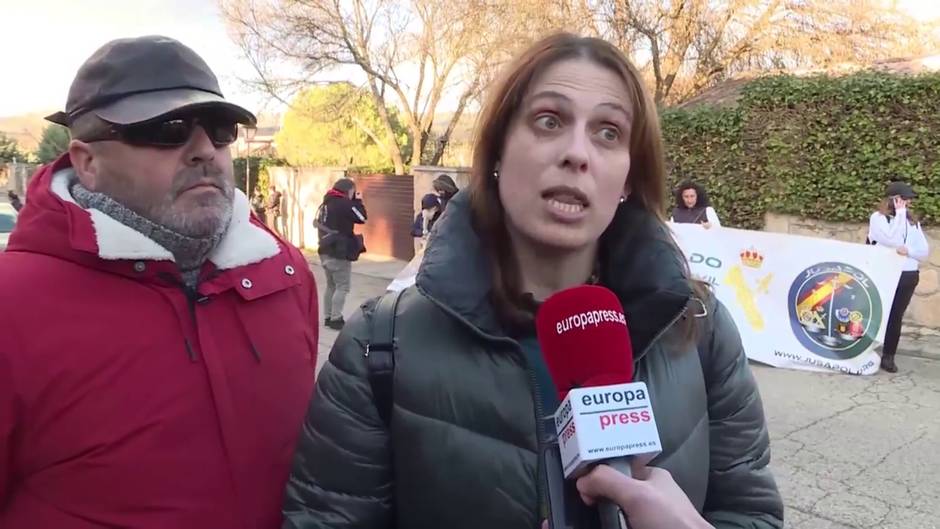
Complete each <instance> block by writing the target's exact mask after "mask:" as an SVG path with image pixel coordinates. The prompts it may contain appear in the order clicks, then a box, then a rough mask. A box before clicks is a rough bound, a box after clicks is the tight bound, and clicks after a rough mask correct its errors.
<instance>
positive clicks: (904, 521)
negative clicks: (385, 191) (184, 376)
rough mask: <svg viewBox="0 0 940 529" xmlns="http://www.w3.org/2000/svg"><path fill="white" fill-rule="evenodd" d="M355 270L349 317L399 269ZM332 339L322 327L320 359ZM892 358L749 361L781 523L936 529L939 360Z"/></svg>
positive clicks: (813, 527)
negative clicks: (892, 363) (852, 372)
mask: <svg viewBox="0 0 940 529" xmlns="http://www.w3.org/2000/svg"><path fill="white" fill-rule="evenodd" d="M399 266H400V265H399ZM313 269H314V273H315V274H316V276H317V284H318V285H324V284H325V281H324V279H323V273H322V271H321V270H320V268H319V266H316V265H315V264H314V265H313ZM354 271H358V272H365V274H362V273H354V274H353V291H352V292H351V293H350V297H349V301H347V303H346V313H347V315H348V314H350V313H351V312H352V311H354V310H355V307H357V306H358V305H359V304H360V303H362V302H363V301H365V300H366V299H369V298H371V297H374V296H377V295H379V294H381V293H382V292H383V291H384V289H385V287H386V286H387V285H388V283H389V278H390V276H391V275H393V274H394V273H395V271H396V269H395V265H394V264H385V265H372V264H369V263H363V264H357V265H356V267H355V268H354ZM377 276H380V277H377ZM321 323H322V322H321ZM335 338H336V333H335V332H334V331H331V330H329V329H326V328H323V327H322V326H321V333H320V349H321V353H320V358H319V361H320V363H321V364H322V363H323V362H325V361H326V359H327V355H328V351H329V348H330V346H331V345H332V343H333V340H334V339H335ZM938 353H940V351H938ZM898 364H899V365H900V368H901V372H900V373H898V374H897V375H886V374H879V375H876V376H872V377H849V376H845V375H824V374H819V373H807V372H802V371H788V370H783V369H773V368H768V367H763V366H758V365H755V366H753V368H752V369H753V371H754V374H755V376H756V378H757V380H758V383H759V385H760V389H761V393H762V395H763V399H764V408H765V409H766V412H767V417H768V421H769V424H770V431H771V439H772V448H773V458H774V459H773V463H772V466H773V468H774V472H775V474H776V476H777V480H778V482H779V485H780V489H781V492H782V493H783V496H784V501H785V502H786V505H787V513H786V517H787V524H786V525H787V527H788V528H793V529H869V528H871V529H875V528H877V529H940V362H938V361H936V360H928V359H923V358H913V357H898Z"/></svg>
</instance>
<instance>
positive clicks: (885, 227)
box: [868, 209, 907, 248]
mask: <svg viewBox="0 0 940 529" xmlns="http://www.w3.org/2000/svg"><path fill="white" fill-rule="evenodd" d="M906 227H907V210H906V209H899V210H898V211H897V212H896V214H895V216H894V217H893V218H892V219H891V220H888V217H885V216H884V215H882V214H881V213H877V212H876V213H872V216H871V218H870V219H869V220H868V238H869V239H871V240H872V241H874V242H876V243H878V244H880V245H882V246H887V247H888V248H897V247H899V246H904V234H905V228H906Z"/></svg>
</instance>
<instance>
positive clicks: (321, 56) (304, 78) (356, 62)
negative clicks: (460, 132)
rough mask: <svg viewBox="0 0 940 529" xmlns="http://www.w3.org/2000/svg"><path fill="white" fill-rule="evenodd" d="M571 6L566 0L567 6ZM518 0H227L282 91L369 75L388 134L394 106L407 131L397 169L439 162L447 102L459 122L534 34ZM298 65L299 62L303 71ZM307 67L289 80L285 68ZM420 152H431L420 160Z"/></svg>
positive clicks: (247, 44)
mask: <svg viewBox="0 0 940 529" xmlns="http://www.w3.org/2000/svg"><path fill="white" fill-rule="evenodd" d="M527 1H529V2H530V3H531V0H527ZM560 3H564V2H560ZM512 4H513V3H512V2H488V1H486V0H468V1H464V2H452V1H449V0H409V1H396V0H308V1H305V2H299V1H295V0H221V6H222V11H223V13H224V15H225V18H226V20H227V22H228V25H229V28H230V30H231V33H232V35H233V37H234V39H235V40H236V41H237V42H238V44H239V45H240V46H241V47H242V49H243V51H244V53H245V55H246V57H247V58H248V59H249V61H250V62H251V63H252V65H253V66H254V67H255V70H256V73H257V75H258V82H259V84H260V86H262V87H263V88H264V89H265V90H267V91H269V92H270V93H273V94H275V95H279V94H282V93H284V92H285V91H289V90H290V89H292V88H296V87H297V86H305V85H309V84H310V83H311V82H312V81H313V79H315V78H316V77H317V76H322V75H324V74H325V73H327V72H333V71H337V69H343V68H345V70H344V71H345V72H349V71H350V70H352V71H356V72H358V73H359V74H360V75H361V76H362V77H364V78H365V82H364V88H365V89H366V90H367V92H368V94H369V95H370V96H371V97H372V99H373V102H374V104H375V107H376V109H377V110H378V112H379V117H380V119H381V125H382V128H383V129H384V131H383V132H384V134H385V136H386V137H389V138H393V137H395V134H394V130H393V126H392V118H391V116H390V115H389V114H388V112H387V109H388V108H389V107H390V106H395V107H397V108H398V109H400V111H401V119H402V122H403V123H404V124H405V126H406V128H407V129H408V141H409V142H410V143H411V145H412V146H413V148H412V149H411V157H410V160H406V158H405V156H404V154H403V145H402V144H401V143H390V144H389V145H388V146H387V150H388V153H389V157H390V159H391V160H392V163H393V165H394V166H395V171H396V173H404V170H405V165H406V163H407V164H410V165H412V166H415V165H420V164H422V163H437V162H438V161H439V160H440V158H441V155H442V153H443V149H444V147H445V146H446V144H447V141H448V138H449V135H450V133H451V132H452V128H450V127H449V128H448V130H445V131H444V133H443V134H441V135H440V136H439V137H438V141H437V142H436V145H435V147H434V148H432V149H427V148H426V147H428V142H429V141H430V140H431V138H432V134H431V132H432V128H433V126H434V117H435V114H436V113H437V112H438V109H439V106H440V105H441V102H442V101H443V100H445V98H449V99H451V100H454V101H456V102H457V108H456V109H455V115H454V118H453V119H452V121H451V122H452V124H454V125H456V123H457V122H458V121H459V119H460V116H461V114H462V113H463V112H464V110H465V109H466V107H467V105H468V104H469V103H470V102H471V101H473V100H475V98H476V97H477V96H478V95H479V94H480V92H481V91H482V89H483V88H484V87H485V85H486V82H487V80H488V78H489V77H490V76H491V75H492V72H493V66H494V64H495V63H496V62H497V61H498V60H499V59H500V58H501V57H503V56H504V54H505V51H506V50H507V49H511V48H513V47H514V45H515V43H516V42H517V41H518V40H519V39H521V38H523V35H525V34H526V32H531V31H533V30H532V29H531V28H529V26H527V24H526V22H527V21H525V20H523V19H522V18H521V17H519V16H516V14H515V11H514V9H515V6H514V5H512ZM298 67H299V68H298ZM298 70H299V71H300V73H301V75H300V77H293V78H291V77H290V76H289V75H284V73H285V72H290V71H298ZM422 153H425V156H424V157H422Z"/></svg>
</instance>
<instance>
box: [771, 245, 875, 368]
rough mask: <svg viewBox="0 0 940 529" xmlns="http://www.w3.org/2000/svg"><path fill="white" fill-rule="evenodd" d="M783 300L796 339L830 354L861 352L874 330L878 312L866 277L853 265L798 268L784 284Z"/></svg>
mask: <svg viewBox="0 0 940 529" xmlns="http://www.w3.org/2000/svg"><path fill="white" fill-rule="evenodd" d="M787 306H788V309H789V315H790V325H791V327H792V329H793V332H794V334H795V335H796V338H797V340H799V342H800V344H802V345H803V346H804V347H806V349H808V350H809V351H811V352H813V353H815V354H817V355H819V356H823V357H826V358H831V359H835V360H848V359H851V358H855V357H856V356H858V355H860V354H862V353H863V352H865V351H866V350H867V349H868V348H869V347H870V346H871V344H872V342H873V341H874V337H875V336H876V335H877V333H878V329H879V328H880V326H881V318H882V312H883V309H882V303H881V297H880V296H879V294H878V289H877V287H876V286H875V284H874V282H873V281H872V280H871V278H870V277H868V275H867V274H865V273H864V272H862V271H861V270H859V269H858V268H856V267H854V266H851V265H848V264H845V263H836V262H827V263H819V264H816V265H813V266H811V267H809V268H807V269H806V270H804V271H803V272H802V273H801V274H800V275H799V276H798V277H797V278H796V279H795V280H794V281H793V284H792V285H791V287H790V294H789V299H788V300H787Z"/></svg>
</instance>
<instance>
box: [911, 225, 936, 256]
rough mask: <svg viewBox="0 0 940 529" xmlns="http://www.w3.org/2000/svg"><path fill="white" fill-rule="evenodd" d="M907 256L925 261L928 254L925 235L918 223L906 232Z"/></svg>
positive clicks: (928, 249)
mask: <svg viewBox="0 0 940 529" xmlns="http://www.w3.org/2000/svg"><path fill="white" fill-rule="evenodd" d="M907 256H908V257H910V258H911V259H916V260H917V261H920V262H921V263H924V262H927V257H929V256H930V245H928V244H927V236H926V235H924V229H923V228H922V227H921V226H920V225H919V224H918V225H917V227H916V228H911V231H910V232H908V236H907Z"/></svg>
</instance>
